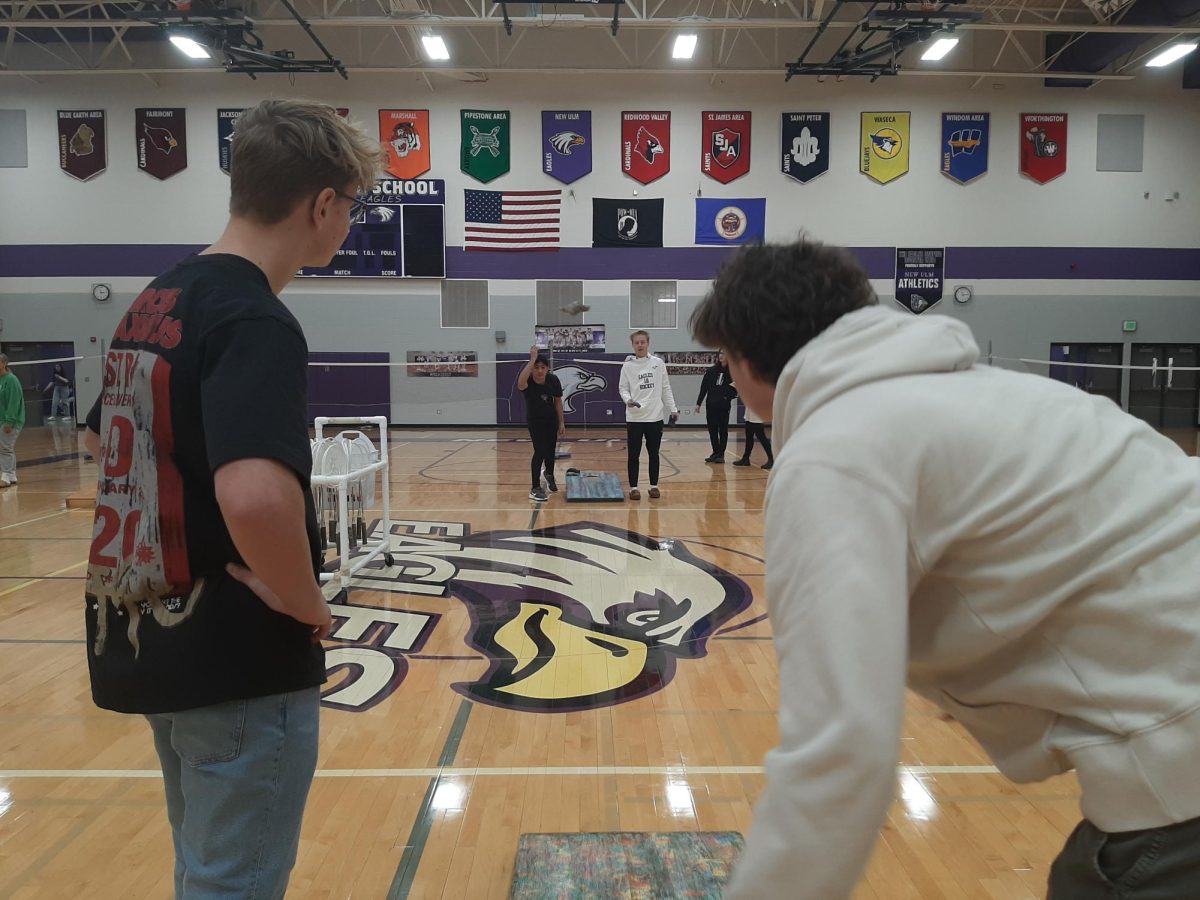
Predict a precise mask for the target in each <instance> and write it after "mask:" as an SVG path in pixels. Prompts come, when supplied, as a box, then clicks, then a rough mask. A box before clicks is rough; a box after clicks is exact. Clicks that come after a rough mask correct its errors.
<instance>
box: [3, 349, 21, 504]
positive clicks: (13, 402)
mask: <svg viewBox="0 0 1200 900" xmlns="http://www.w3.org/2000/svg"><path fill="white" fill-rule="evenodd" d="M24 427H25V396H24V394H22V393H21V382H20V381H19V380H18V379H17V376H16V375H14V374H13V373H12V372H11V371H10V370H9V368H8V357H7V356H5V355H4V354H3V353H0V487H8V486H9V485H11V484H16V483H17V454H16V447H17V438H18V437H20V436H21V429H22V428H24Z"/></svg>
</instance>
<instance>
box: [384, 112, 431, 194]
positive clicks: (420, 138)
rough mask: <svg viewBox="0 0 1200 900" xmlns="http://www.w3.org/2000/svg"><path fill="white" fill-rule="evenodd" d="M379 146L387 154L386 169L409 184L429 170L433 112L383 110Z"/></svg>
mask: <svg viewBox="0 0 1200 900" xmlns="http://www.w3.org/2000/svg"><path fill="white" fill-rule="evenodd" d="M379 143H381V144H383V149H384V150H386V151H387V165H386V166H385V168H386V169H387V170H388V172H390V173H391V174H392V175H395V176H396V177H397V178H402V179H404V180H406V181H408V180H411V179H413V178H420V177H421V176H422V175H424V174H425V173H426V172H428V171H429V166H430V163H429V159H430V157H429V110H427V109H381V110H380V111H379Z"/></svg>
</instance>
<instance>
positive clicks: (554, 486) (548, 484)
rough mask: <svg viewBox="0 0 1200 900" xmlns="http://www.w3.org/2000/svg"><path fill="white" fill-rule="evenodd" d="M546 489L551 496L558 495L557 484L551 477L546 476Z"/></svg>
mask: <svg viewBox="0 0 1200 900" xmlns="http://www.w3.org/2000/svg"><path fill="white" fill-rule="evenodd" d="M546 487H547V488H548V489H549V491H550V493H552V494H557V493H558V482H557V481H555V480H554V476H553V475H547V476H546Z"/></svg>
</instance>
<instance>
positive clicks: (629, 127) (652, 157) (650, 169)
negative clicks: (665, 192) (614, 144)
mask: <svg viewBox="0 0 1200 900" xmlns="http://www.w3.org/2000/svg"><path fill="white" fill-rule="evenodd" d="M621 171H622V172H624V173H625V174H626V175H628V176H629V177H630V178H632V179H633V180H634V181H638V182H641V183H642V184H649V183H650V182H652V181H657V180H658V179H660V178H662V177H663V176H664V175H666V174H667V173H668V172H670V171H671V114H670V113H669V112H623V113H621Z"/></svg>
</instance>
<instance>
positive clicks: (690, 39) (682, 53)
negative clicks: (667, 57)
mask: <svg viewBox="0 0 1200 900" xmlns="http://www.w3.org/2000/svg"><path fill="white" fill-rule="evenodd" d="M695 53H696V36H695V35H694V34H680V35H676V37H675V49H674V50H673V51H672V52H671V55H672V56H673V57H675V59H691V58H692V56H693V55H694V54H695Z"/></svg>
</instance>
